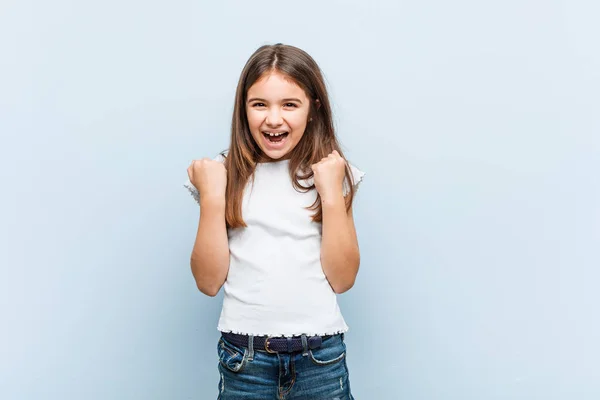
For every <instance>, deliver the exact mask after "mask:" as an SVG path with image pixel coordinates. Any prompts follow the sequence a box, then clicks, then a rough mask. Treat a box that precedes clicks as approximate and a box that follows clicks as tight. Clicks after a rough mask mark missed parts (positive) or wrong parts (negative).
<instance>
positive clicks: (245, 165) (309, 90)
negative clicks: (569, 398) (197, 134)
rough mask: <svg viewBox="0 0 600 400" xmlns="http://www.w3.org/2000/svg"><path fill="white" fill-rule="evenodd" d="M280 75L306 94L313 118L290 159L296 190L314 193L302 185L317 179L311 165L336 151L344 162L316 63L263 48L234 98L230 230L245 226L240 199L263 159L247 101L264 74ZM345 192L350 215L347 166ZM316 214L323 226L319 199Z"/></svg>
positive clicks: (280, 48)
mask: <svg viewBox="0 0 600 400" xmlns="http://www.w3.org/2000/svg"><path fill="white" fill-rule="evenodd" d="M274 71H277V72H279V73H281V74H283V75H285V76H286V77H288V78H289V79H291V80H292V81H293V82H295V83H296V84H297V85H298V86H300V87H301V88H302V89H304V92H305V93H306V95H307V97H308V98H309V99H310V102H311V104H310V111H309V118H312V121H310V122H309V123H308V124H307V126H306V131H305V132H304V135H303V137H302V139H301V140H300V142H299V143H298V144H297V145H296V147H295V148H294V149H293V150H292V151H291V154H290V155H289V158H290V162H289V172H290V178H291V180H292V183H293V185H294V187H295V188H296V190H298V191H301V192H306V191H309V190H313V189H315V186H314V184H311V185H310V186H303V185H302V183H301V182H300V181H303V180H307V179H310V178H312V177H313V172H312V170H311V168H310V166H311V165H312V164H315V163H317V162H319V161H321V159H322V158H324V157H326V156H328V155H329V154H330V153H331V152H332V151H333V150H337V151H338V152H339V153H340V155H341V156H342V157H343V156H344V155H343V153H342V151H341V148H340V144H339V142H338V140H337V137H336V135H335V130H334V126H333V118H332V113H331V105H330V103H329V96H328V95H327V88H326V87H325V82H324V79H323V74H322V73H321V70H320V68H319V66H318V65H317V63H316V62H315V61H314V60H313V58H312V57H311V56H310V55H308V54H307V53H306V52H305V51H303V50H301V49H299V48H297V47H293V46H288V45H284V44H281V43H278V44H275V45H265V46H261V47H260V48H258V50H256V51H255V52H254V54H252V56H251V57H250V59H249V60H248V62H247V63H246V65H245V66H244V69H243V70H242V73H241V76H240V79H239V82H238V85H237V90H236V94H235V104H234V109H233V118H232V121H231V143H230V145H229V151H228V153H227V156H226V158H225V168H226V169H227V192H226V208H225V219H226V222H227V226H228V227H230V228H239V227H245V226H246V223H245V222H244V219H243V217H242V198H243V193H244V189H245V187H246V185H247V183H248V181H249V179H250V178H251V177H252V176H253V173H254V170H255V168H256V164H257V162H258V161H259V160H260V159H261V158H262V157H263V154H262V151H261V150H260V148H259V147H258V145H257V144H256V143H255V141H254V139H253V137H252V134H251V133H250V128H249V127H248V117H247V115H246V101H247V96H248V90H249V89H250V87H251V86H252V85H253V84H254V83H255V82H256V81H257V80H259V79H260V78H261V77H263V76H264V75H265V74H267V73H270V72H274ZM346 181H347V187H348V188H349V189H350V191H349V193H348V194H347V195H346V197H345V199H346V210H347V211H348V210H350V208H351V207H352V201H353V199H354V188H353V185H352V184H351V182H352V171H351V170H350V168H349V166H348V165H346ZM308 208H309V209H310V210H313V211H315V213H314V214H313V216H312V220H313V221H315V222H321V221H322V217H323V212H322V208H321V197H320V196H319V195H318V194H317V199H316V201H315V202H314V203H313V204H312V206H310V207H308Z"/></svg>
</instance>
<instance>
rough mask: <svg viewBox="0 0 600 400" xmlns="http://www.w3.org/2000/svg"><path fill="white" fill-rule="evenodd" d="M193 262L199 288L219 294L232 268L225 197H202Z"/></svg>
mask: <svg viewBox="0 0 600 400" xmlns="http://www.w3.org/2000/svg"><path fill="white" fill-rule="evenodd" d="M190 265H191V267H192V274H193V275H194V279H195V280H196V285H197V286H198V289H199V290H200V291H201V292H202V293H204V294H206V295H208V296H211V297H212V296H216V295H217V293H218V292H219V290H220V289H221V286H223V283H224V282H225V278H227V272H228V271H229V242H228V239H227V227H226V224H225V201H224V199H210V198H207V199H202V202H201V206H200V221H199V223H198V232H197V234H196V241H195V242H194V248H193V250H192V255H191V258H190Z"/></svg>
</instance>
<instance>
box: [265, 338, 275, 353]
mask: <svg viewBox="0 0 600 400" xmlns="http://www.w3.org/2000/svg"><path fill="white" fill-rule="evenodd" d="M271 339H272V337H271V336H267V338H266V339H265V351H266V352H267V353H271V354H275V353H277V352H276V351H273V350H271V349H269V340H271Z"/></svg>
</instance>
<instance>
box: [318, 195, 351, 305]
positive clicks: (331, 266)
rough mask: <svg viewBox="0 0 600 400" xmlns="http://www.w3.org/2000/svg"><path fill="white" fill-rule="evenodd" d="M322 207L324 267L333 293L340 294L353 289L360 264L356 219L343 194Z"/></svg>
mask: <svg viewBox="0 0 600 400" xmlns="http://www.w3.org/2000/svg"><path fill="white" fill-rule="evenodd" d="M321 207H322V210H323V222H322V226H323V238H322V242H321V265H322V266H323V272H324V273H325V276H326V277H327V280H329V284H330V285H331V287H332V288H333V291H334V292H335V293H338V294H340V293H344V292H346V291H347V290H349V289H350V288H352V286H353V285H354V281H355V280H356V275H357V274H358V267H359V264H360V252H359V249H358V239H357V236H356V229H355V226H354V217H353V215H352V208H351V209H350V210H349V211H348V212H346V204H345V201H344V197H343V195H342V193H341V192H340V193H339V195H338V196H335V197H333V198H332V199H326V198H323V199H322V201H321Z"/></svg>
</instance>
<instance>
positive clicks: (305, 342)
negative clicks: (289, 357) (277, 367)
mask: <svg viewBox="0 0 600 400" xmlns="http://www.w3.org/2000/svg"><path fill="white" fill-rule="evenodd" d="M301 338H302V357H306V356H307V355H308V339H306V335H305V334H302V336H301Z"/></svg>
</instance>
